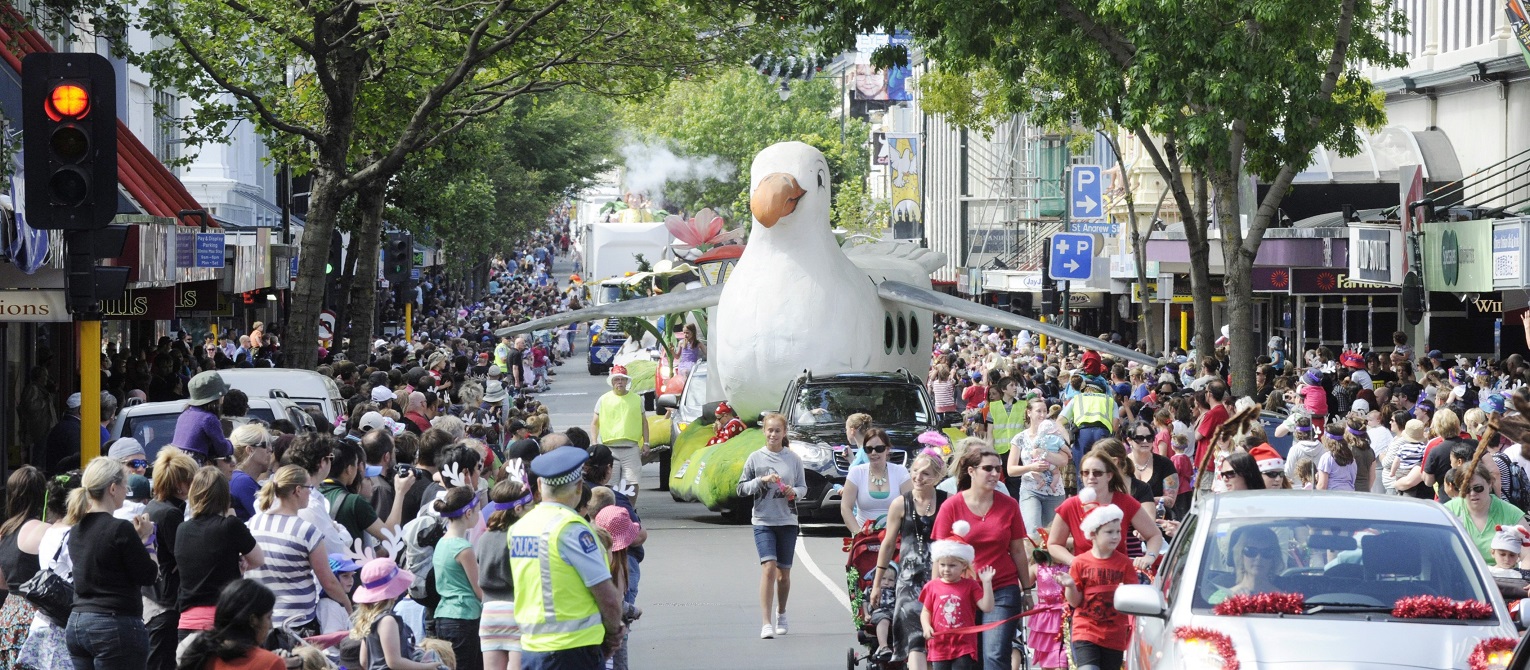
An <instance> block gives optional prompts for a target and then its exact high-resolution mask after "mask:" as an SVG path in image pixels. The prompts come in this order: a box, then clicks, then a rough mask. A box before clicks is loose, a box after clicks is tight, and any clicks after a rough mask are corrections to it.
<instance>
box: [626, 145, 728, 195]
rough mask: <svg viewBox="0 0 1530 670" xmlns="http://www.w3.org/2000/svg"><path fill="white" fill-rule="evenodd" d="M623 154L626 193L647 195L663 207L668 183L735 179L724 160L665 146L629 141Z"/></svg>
mask: <svg viewBox="0 0 1530 670" xmlns="http://www.w3.org/2000/svg"><path fill="white" fill-rule="evenodd" d="M621 154H622V160H623V162H624V163H625V164H626V167H627V171H626V182H627V190H628V191H632V192H635V193H647V194H648V197H649V198H650V199H651V200H652V201H653V202H654V204H655V205H662V204H664V186H665V184H671V183H678V182H689V181H703V180H707V179H715V180H718V181H725V180H728V179H731V178H732V177H733V170H734V166H733V164H732V163H730V162H728V161H725V160H723V159H722V158H719V157H717V156H681V155H676V154H675V152H674V151H671V150H670V148H669V147H667V146H664V145H663V144H654V143H648V142H642V141H638V140H629V141H627V142H626V143H625V144H624V145H622V148H621Z"/></svg>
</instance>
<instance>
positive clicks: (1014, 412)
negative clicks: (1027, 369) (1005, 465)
mask: <svg viewBox="0 0 1530 670" xmlns="http://www.w3.org/2000/svg"><path fill="white" fill-rule="evenodd" d="M999 385H1000V388H1001V389H1003V390H1002V394H1001V395H1000V397H999V401H998V402H991V403H988V422H989V423H992V424H993V450H994V452H995V453H997V454H999V455H1000V456H1002V455H1004V454H1007V453H1009V446H1010V441H1011V440H1013V439H1015V436H1016V435H1019V434H1020V432H1021V431H1023V430H1025V403H1023V402H1020V380H1018V379H1015V378H1014V377H1004V378H1001V379H1000V380H999Z"/></svg>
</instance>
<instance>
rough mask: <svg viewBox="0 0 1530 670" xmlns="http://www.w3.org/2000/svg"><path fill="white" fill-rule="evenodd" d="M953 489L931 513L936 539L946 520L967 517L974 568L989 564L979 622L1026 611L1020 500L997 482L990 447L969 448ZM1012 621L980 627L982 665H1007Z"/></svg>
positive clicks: (998, 466) (999, 469)
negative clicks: (986, 599) (988, 587)
mask: <svg viewBox="0 0 1530 670" xmlns="http://www.w3.org/2000/svg"><path fill="white" fill-rule="evenodd" d="M956 471H957V476H956V489H957V495H954V496H951V497H950V498H947V499H946V502H945V503H943V504H941V506H940V511H939V512H937V513H936V515H935V533H934V537H935V539H936V540H944V539H946V538H948V537H950V536H951V534H952V533H951V525H952V524H954V523H956V522H957V521H966V522H967V524H968V525H969V526H970V530H969V531H968V532H967V534H966V535H965V536H964V537H965V539H966V541H967V544H970V545H972V548H973V551H974V554H975V555H974V558H973V561H972V567H973V569H974V570H979V569H982V568H983V567H984V566H989V567H992V568H993V569H994V576H993V596H994V604H993V610H992V611H989V612H984V613H983V615H982V620H981V622H980V623H989V622H992V621H1003V620H1006V619H1009V618H1010V617H1013V616H1015V615H1016V614H1019V613H1021V612H1023V611H1025V604H1024V603H1023V602H1022V600H1023V599H1022V597H1021V588H1022V587H1024V588H1026V589H1029V588H1031V570H1030V559H1029V558H1028V557H1027V555H1026V553H1025V551H1026V550H1025V538H1026V531H1025V522H1023V521H1021V520H1020V505H1019V503H1016V502H1015V499H1014V498H1011V497H1009V496H1008V495H1006V494H1005V493H1003V492H1002V491H1000V490H998V489H997V487H998V486H999V483H1000V481H1001V479H1002V477H1003V474H1002V473H1003V472H1004V461H1003V459H1001V458H1000V457H999V455H998V454H996V453H994V452H993V450H992V449H988V448H981V449H969V450H967V452H966V453H964V454H962V458H961V461H959V462H958V463H957V470H956ZM1015 627H1016V623H1015V622H1014V621H1007V622H1006V623H1004V624H1001V625H999V626H997V627H995V628H991V629H989V630H986V631H983V634H982V659H981V660H982V661H983V667H985V668H1007V667H1009V664H1010V646H1011V641H1012V640H1013V639H1014V638H1015Z"/></svg>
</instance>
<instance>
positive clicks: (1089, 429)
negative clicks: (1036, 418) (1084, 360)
mask: <svg viewBox="0 0 1530 670" xmlns="http://www.w3.org/2000/svg"><path fill="white" fill-rule="evenodd" d="M1107 388H1109V384H1107V383H1106V382H1105V380H1104V379H1102V378H1100V377H1092V376H1085V377H1084V392H1083V393H1080V394H1078V395H1076V396H1074V397H1073V399H1072V400H1070V401H1068V404H1067V405H1066V406H1064V407H1063V410H1062V416H1061V418H1062V420H1064V421H1066V422H1068V425H1071V426H1073V427H1074V428H1076V429H1078V433H1077V435H1076V436H1075V437H1074V440H1073V469H1074V471H1077V470H1078V467H1079V463H1080V461H1082V460H1084V454H1087V453H1089V448H1090V447H1092V446H1094V443H1095V442H1097V441H1099V440H1103V439H1105V438H1107V437H1110V435H1111V433H1113V432H1115V430H1116V399H1115V398H1114V397H1111V396H1110V395H1109V394H1107V393H1106V392H1105V389H1107Z"/></svg>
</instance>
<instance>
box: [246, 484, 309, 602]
mask: <svg viewBox="0 0 1530 670" xmlns="http://www.w3.org/2000/svg"><path fill="white" fill-rule="evenodd" d="M247 525H248V526H249V527H250V534H251V535H254V536H255V542H256V543H257V544H259V545H260V551H261V553H263V554H265V559H266V561H265V565H263V566H261V567H260V568H258V569H255V570H251V571H249V572H246V573H245V575H244V576H245V577H246V578H248V579H253V580H255V581H257V582H260V583H261V584H263V585H265V587H266V588H268V589H271V591H272V592H273V593H275V594H276V610H275V611H274V612H272V614H271V621H272V622H273V623H274V624H275V625H277V626H280V625H282V624H283V623H284V622H290V625H293V626H297V625H302V624H305V623H308V622H309V621H312V620H313V618H314V612H315V608H316V607H317V606H318V600H319V583H318V580H317V579H316V578H315V577H314V574H313V567H312V566H311V565H310V564H309V562H308V556H309V554H311V553H312V552H313V551H314V550H315V549H317V548H319V546H320V543H321V542H323V540H324V538H323V536H322V535H321V534H320V533H319V529H318V528H315V527H314V526H313V524H311V523H308V522H307V521H304V520H302V519H301V518H298V517H296V516H287V515H284V514H270V513H266V512H262V513H260V514H256V515H255V517H254V518H252V519H250V522H249V524H247Z"/></svg>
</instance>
